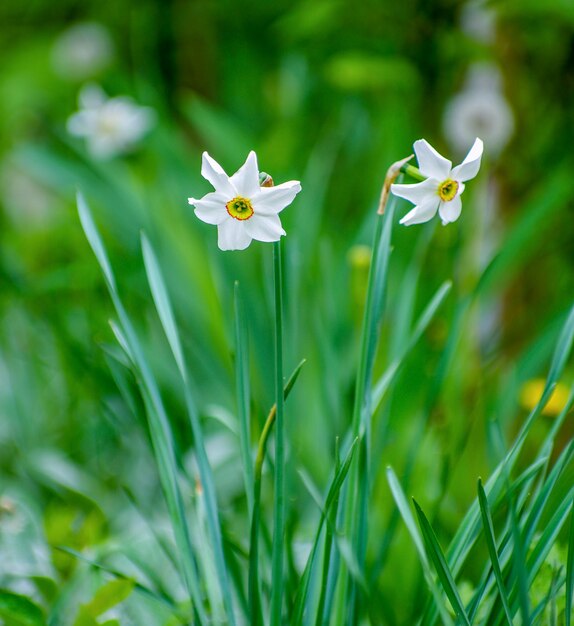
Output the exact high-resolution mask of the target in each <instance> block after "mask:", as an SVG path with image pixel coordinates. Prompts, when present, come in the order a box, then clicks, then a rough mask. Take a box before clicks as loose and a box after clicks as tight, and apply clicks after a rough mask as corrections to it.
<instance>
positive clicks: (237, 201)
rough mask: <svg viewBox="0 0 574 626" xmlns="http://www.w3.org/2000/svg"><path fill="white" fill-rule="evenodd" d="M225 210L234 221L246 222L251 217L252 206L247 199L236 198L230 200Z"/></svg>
mask: <svg viewBox="0 0 574 626" xmlns="http://www.w3.org/2000/svg"><path fill="white" fill-rule="evenodd" d="M225 208H226V209H227V212H228V213H229V215H231V217H233V218H235V219H236V220H248V219H249V218H250V217H251V216H252V215H253V206H252V204H251V200H249V198H242V197H241V196H237V198H233V200H230V201H229V202H228V203H227V204H226V205H225Z"/></svg>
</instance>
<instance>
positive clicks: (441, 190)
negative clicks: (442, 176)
mask: <svg viewBox="0 0 574 626" xmlns="http://www.w3.org/2000/svg"><path fill="white" fill-rule="evenodd" d="M457 191H458V183H457V182H456V180H453V179H452V178H447V179H446V180H445V181H444V182H442V183H441V184H440V185H439V186H438V195H439V197H440V199H441V200H444V201H445V202H450V201H451V200H452V199H453V198H454V197H455V196H456V193H457Z"/></svg>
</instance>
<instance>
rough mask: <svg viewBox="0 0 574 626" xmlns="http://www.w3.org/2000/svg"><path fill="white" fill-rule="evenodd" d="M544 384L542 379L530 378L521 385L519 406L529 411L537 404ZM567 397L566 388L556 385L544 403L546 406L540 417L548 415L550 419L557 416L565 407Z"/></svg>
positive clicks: (560, 384) (567, 391)
mask: <svg viewBox="0 0 574 626" xmlns="http://www.w3.org/2000/svg"><path fill="white" fill-rule="evenodd" d="M545 384H546V381H545V380H544V379H543V378H532V379H531V380H527V381H526V382H525V383H524V385H522V389H521V390H520V404H521V405H522V407H523V408H525V409H527V410H529V411H531V410H532V409H533V408H534V407H535V406H536V405H537V404H538V401H539V400H540V398H541V397H542V392H543V391H544V385H545ZM569 395H570V392H569V389H568V387H567V386H566V385H564V384H562V383H558V384H557V385H556V387H555V388H554V391H553V392H552V395H551V396H550V399H549V400H548V402H547V403H546V406H545V407H544V408H543V409H542V415H550V416H552V417H555V416H556V415H559V414H560V412H561V411H562V409H564V407H565V406H566V402H568V397H569Z"/></svg>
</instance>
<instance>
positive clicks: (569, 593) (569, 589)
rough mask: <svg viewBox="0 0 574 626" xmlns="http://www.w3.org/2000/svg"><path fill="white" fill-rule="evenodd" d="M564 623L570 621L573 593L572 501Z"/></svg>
mask: <svg viewBox="0 0 574 626" xmlns="http://www.w3.org/2000/svg"><path fill="white" fill-rule="evenodd" d="M565 593H566V624H565V626H570V624H571V621H572V599H573V594H574V502H573V503H571V513H570V532H569V533H568V558H567V561H566V589H565Z"/></svg>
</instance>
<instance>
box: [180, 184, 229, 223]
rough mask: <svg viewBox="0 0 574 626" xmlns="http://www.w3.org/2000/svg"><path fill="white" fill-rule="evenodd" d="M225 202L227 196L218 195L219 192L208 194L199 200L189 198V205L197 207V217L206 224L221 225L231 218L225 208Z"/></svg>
mask: <svg viewBox="0 0 574 626" xmlns="http://www.w3.org/2000/svg"><path fill="white" fill-rule="evenodd" d="M225 201H226V198H225V196H223V195H222V194H220V193H217V191H214V192H212V193H208V194H207V195H205V196H203V198H201V199H199V200H196V199H195V198H188V203H189V204H192V205H193V206H194V207H195V214H196V215H197V217H199V219H200V220H201V221H202V222H205V223H206V224H221V222H223V220H225V219H226V218H227V217H229V213H228V212H227V209H226V208H225Z"/></svg>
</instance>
